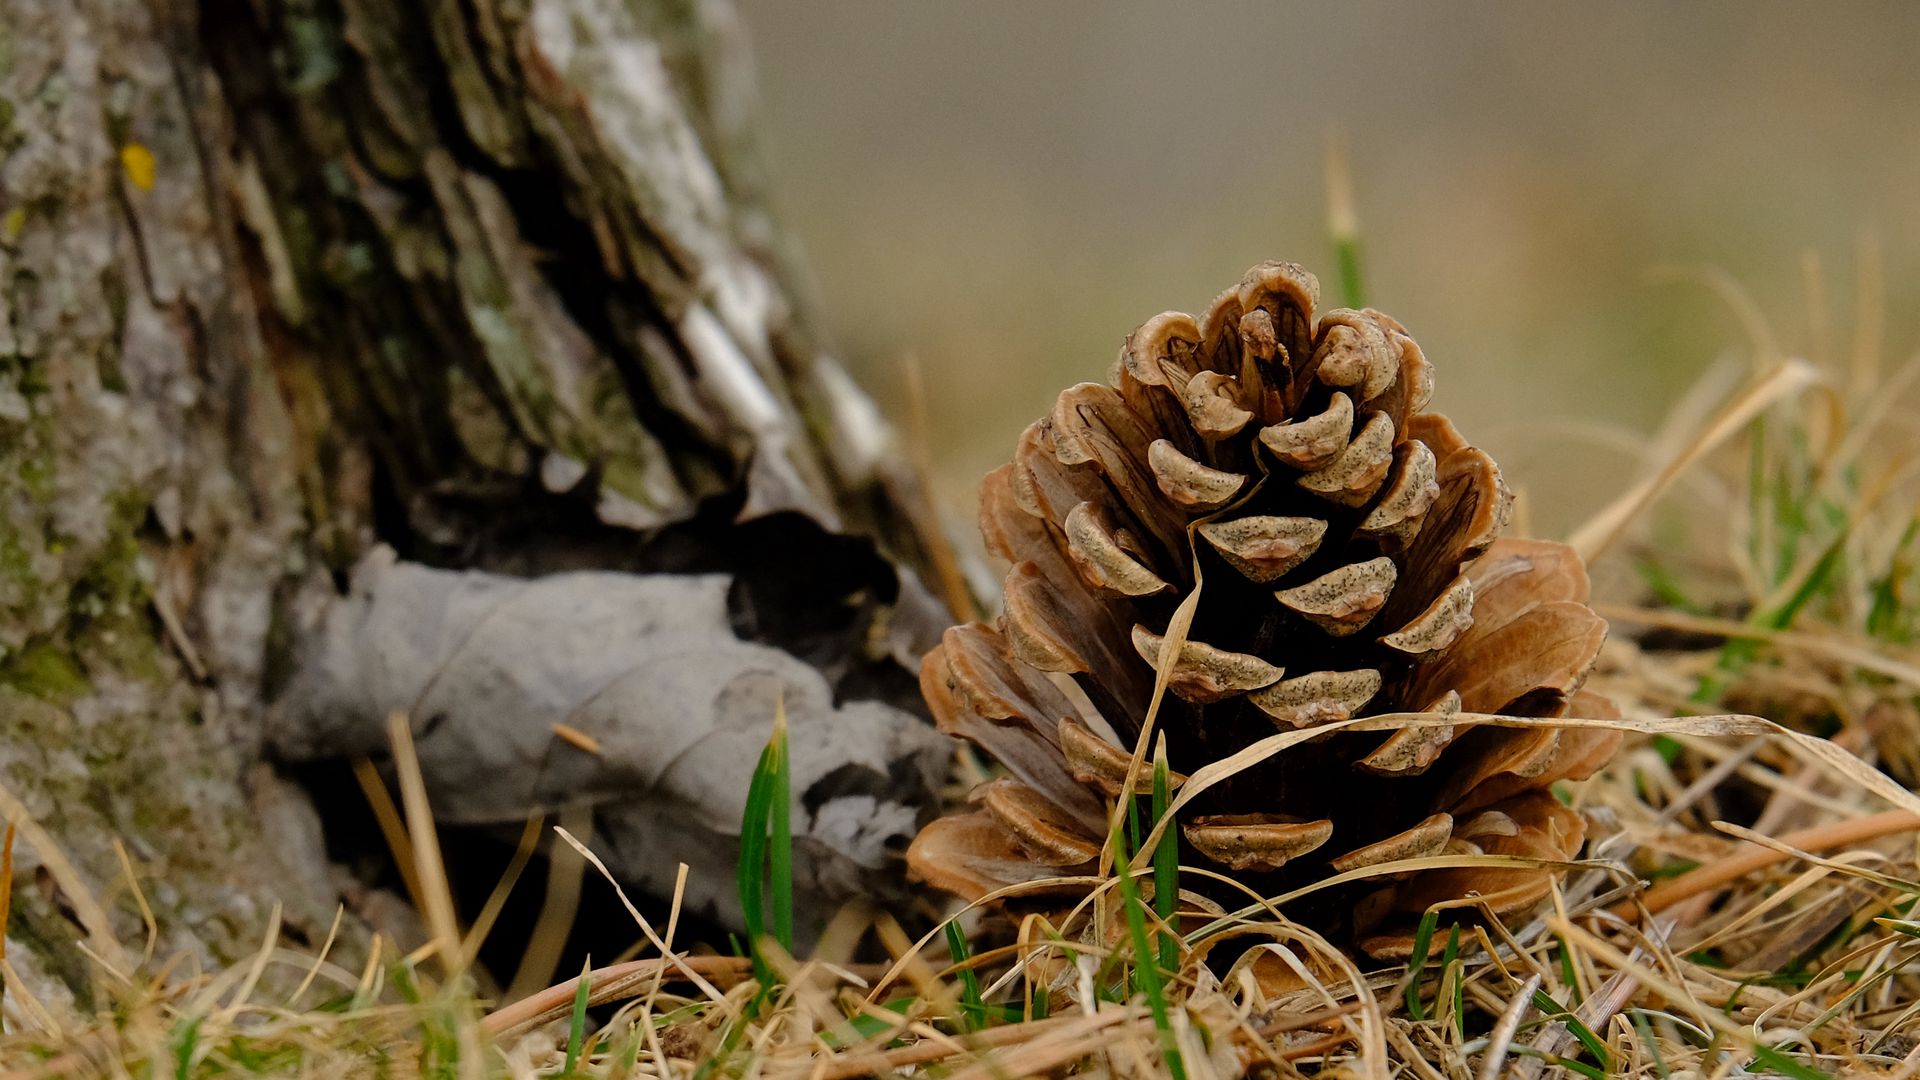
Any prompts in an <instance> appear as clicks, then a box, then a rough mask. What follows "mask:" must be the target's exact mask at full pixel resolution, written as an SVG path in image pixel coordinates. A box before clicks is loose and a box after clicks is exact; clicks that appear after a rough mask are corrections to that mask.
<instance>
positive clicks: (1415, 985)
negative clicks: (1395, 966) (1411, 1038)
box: [1407, 911, 1440, 1020]
mask: <svg viewBox="0 0 1920 1080" xmlns="http://www.w3.org/2000/svg"><path fill="white" fill-rule="evenodd" d="M1439 925H1440V913H1439V912H1437V911H1429V912H1427V913H1426V914H1425V915H1422V916H1420V925H1419V926H1417V927H1415V928H1414V931H1413V953H1412V955H1410V956H1409V957H1407V1015H1408V1016H1411V1017H1413V1018H1414V1019H1415V1020H1425V1019H1426V1018H1427V1005H1426V1002H1424V1001H1422V1000H1421V998H1420V973H1421V972H1423V971H1425V970H1426V967H1427V953H1428V952H1430V951H1431V950H1432V949H1433V931H1434V929H1435V928H1436V927H1438V926H1439Z"/></svg>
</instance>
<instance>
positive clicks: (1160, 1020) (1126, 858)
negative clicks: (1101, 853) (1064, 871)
mask: <svg viewBox="0 0 1920 1080" xmlns="http://www.w3.org/2000/svg"><path fill="white" fill-rule="evenodd" d="M1169 831H1171V830H1169ZM1125 843H1126V838H1125V836H1124V835H1122V833H1121V830H1120V829H1119V828H1115V829H1114V830H1113V846H1114V850H1116V851H1118V852H1120V855H1121V858H1120V860H1119V869H1120V902H1121V904H1122V905H1123V906H1124V907H1125V908H1126V911H1127V934H1128V936H1129V937H1131V938H1132V940H1133V959H1134V979H1135V980H1136V981H1137V982H1138V984H1139V987H1140V992H1141V993H1143V994H1145V995H1146V998H1147V1008H1148V1009H1149V1010H1150V1011H1151V1012H1152V1013H1153V1028H1154V1030H1155V1031H1156V1032H1158V1033H1159V1036H1160V1055H1161V1057H1163V1058H1164V1059H1166V1062H1167V1072H1168V1073H1170V1074H1171V1075H1172V1076H1173V1080H1187V1063H1186V1060H1185V1058H1183V1057H1182V1056H1181V1054H1180V1043H1179V1041H1178V1040H1177V1039H1176V1038H1175V1037H1174V1034H1173V1019H1172V1014H1171V1011H1170V1010H1169V1009H1168V1008H1167V993H1166V987H1165V986H1164V985H1162V983H1161V982H1160V968H1159V966H1158V965H1157V964H1155V963H1154V959H1153V958H1154V952H1153V949H1152V948H1151V943H1150V942H1149V941H1148V940H1147V909H1146V905H1145V904H1143V903H1141V902H1140V889H1139V887H1138V886H1136V885H1135V884H1134V881H1133V874H1132V872H1131V871H1130V870H1129V869H1128V866H1129V862H1130V860H1131V859H1132V856H1133V853H1132V852H1131V851H1128V850H1127V849H1126V848H1125V847H1124V846H1123V845H1124V844H1125Z"/></svg>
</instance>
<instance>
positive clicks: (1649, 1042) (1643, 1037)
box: [1628, 1009, 1673, 1080]
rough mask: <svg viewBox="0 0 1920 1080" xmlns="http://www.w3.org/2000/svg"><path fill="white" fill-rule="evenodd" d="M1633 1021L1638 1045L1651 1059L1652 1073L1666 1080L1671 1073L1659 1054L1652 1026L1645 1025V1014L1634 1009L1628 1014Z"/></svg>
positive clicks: (1658, 1045)
mask: <svg viewBox="0 0 1920 1080" xmlns="http://www.w3.org/2000/svg"><path fill="white" fill-rule="evenodd" d="M1628 1015H1629V1016H1630V1017H1631V1018H1632V1020H1633V1030H1634V1032H1635V1033H1636V1034H1638V1035H1639V1036H1640V1044H1641V1045H1642V1046H1645V1047H1646V1048H1647V1056H1648V1057H1650V1058H1652V1059H1653V1071H1654V1072H1655V1073H1656V1074H1658V1075H1659V1077H1660V1080H1667V1078H1668V1077H1670V1076H1672V1075H1673V1073H1672V1072H1671V1071H1669V1070H1668V1069H1667V1059H1666V1058H1665V1057H1664V1056H1662V1055H1661V1053H1660V1040H1659V1039H1658V1038H1656V1037H1655V1036H1654V1034H1653V1025H1652V1024H1649V1023H1647V1014H1646V1011H1645V1010H1643V1009H1635V1010H1633V1011H1632V1012H1631V1013H1629V1014H1628Z"/></svg>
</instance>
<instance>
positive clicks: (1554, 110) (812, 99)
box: [744, 0, 1920, 535]
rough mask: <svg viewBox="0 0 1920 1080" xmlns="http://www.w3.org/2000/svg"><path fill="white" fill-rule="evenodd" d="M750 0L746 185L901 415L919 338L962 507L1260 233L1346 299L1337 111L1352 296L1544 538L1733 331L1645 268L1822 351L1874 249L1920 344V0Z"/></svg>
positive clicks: (1900, 353) (1706, 305)
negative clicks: (1332, 177)
mask: <svg viewBox="0 0 1920 1080" xmlns="http://www.w3.org/2000/svg"><path fill="white" fill-rule="evenodd" d="M744 11H745V15H746V20H747V23H748V27H749V30H750V32H751V33H752V35H753V39H754V46H755V50H756V52H757V56H758V60H759V65H760V72H761V80H762V81H761V94H762V107H763V109H764V118H765V120H766V125H765V126H766V133H767V141H768V145H767V153H768V157H769V161H768V162H767V165H768V172H769V173H770V175H771V177H772V184H773V193H774V199H775V204H776V209H777V210H778V211H779V212H780V214H781V216H782V218H783V219H784V221H785V223H786V224H787V225H788V226H789V227H790V228H791V229H792V230H793V231H795V232H796V233H797V234H798V236H799V238H800V240H801V242H802V244H803V245H804V247H805V254H806V256H807V258H808V260H809V261H810V264H811V267H812V269H813V272H814V278H815V280H814V283H813V284H814V287H815V288H816V290H817V292H818V294H819V295H818V297H817V299H818V300H819V301H820V302H821V304H822V306H823V309H824V311H825V312H826V314H827V317H828V324H829V325H828V328H829V330H830V332H831V333H832V335H833V337H834V340H835V341H836V342H837V344H838V346H839V347H840V348H841V349H842V350H843V351H844V353H845V355H846V358H847V359H848V361H849V362H850V363H851V364H852V366H853V368H854V370H855V372H856V374H857V375H858V376H859V377H860V379H861V381H862V382H863V383H864V384H865V385H866V386H867V387H868V388H869V390H871V391H872V392H873V393H874V394H875V396H876V397H878V398H879V399H880V400H881V402H882V403H883V405H884V406H885V407H887V409H888V410H889V412H890V414H891V415H892V416H894V417H895V418H897V419H898V420H900V421H901V423H902V424H903V425H904V424H906V422H907V418H908V415H909V414H908V410H907V407H906V401H907V390H906V387H907V379H906V378H905V377H904V374H903V363H902V361H903V358H905V357H909V356H911V357H915V358H917V361H918V364H919V365H920V368H921V370H922V372H923V377H924V383H925V388H926V397H927V400H928V402H929V406H930V408H929V416H928V425H927V427H928V430H927V433H926V438H927V439H928V441H929V442H930V445H931V449H932V455H933V463H934V470H935V474H936V475H935V480H936V483H937V486H938V489H939V494H940V496H941V498H942V500H943V503H944V504H945V506H946V508H947V509H948V511H949V512H950V513H951V514H952V515H953V516H954V518H955V519H956V521H957V522H958V521H966V520H970V518H971V515H972V501H973V489H974V484H975V483H976V481H977V480H978V478H979V476H980V474H982V473H984V472H985V471H986V470H987V469H989V468H991V467H993V466H994V465H996V464H998V463H999V462H1002V461H1004V460H1006V459H1007V457H1008V455H1009V454H1010V452H1011V450H1012V446H1013V441H1014V438H1015V436H1016V435H1017V434H1018V433H1019V431H1020V429H1021V428H1023V427H1025V426H1026V424H1027V423H1028V422H1029V421H1031V420H1032V419H1033V418H1034V417H1036V416H1038V415H1040V414H1041V413H1042V412H1044V411H1045V410H1046V409H1047V408H1048V406H1049V405H1050V403H1051V401H1052V398H1053V395H1054V394H1055V393H1056V392H1057V391H1058V390H1059V389H1060V388H1062V387H1064V386H1066V385H1068V384H1071V383H1073V382H1078V381H1081V380H1086V379H1099V378H1102V377H1103V376H1104V374H1105V372H1106V370H1107V367H1108V365H1109V364H1110V363H1111V362H1112V360H1113V358H1114V356H1115V354H1116V352H1117V350H1118V348H1119V345H1120V343H1121V341H1122V340H1123V338H1124V337H1125V335H1126V333H1127V331H1128V330H1130V329H1131V328H1133V327H1134V326H1135V325H1137V324H1138V323H1140V322H1141V321H1143V320H1145V319H1146V318H1148V317H1149V316H1151V315H1153V314H1155V313H1157V312H1159V311H1162V310H1165V309H1168V308H1177V309H1181V310H1188V311H1195V312H1200V311H1204V310H1205V307H1206V305H1207V303H1208V301H1209V300H1210V299H1211V298H1212V297H1213V295H1214V294H1215V293H1217V292H1218V291H1219V290H1221V289H1223V288H1225V287H1227V286H1229V285H1231V284H1233V283H1234V282H1236V281H1237V280H1238V279H1239V277H1240V274H1241V273H1242V271H1244V270H1245V269H1246V268H1247V267H1248V266H1250V265H1251V264H1253V263H1255V262H1258V261H1260V260H1262V259H1267V258H1281V259H1291V260H1295V261H1299V262H1302V263H1305V264H1307V265H1308V267H1309V268H1310V269H1312V270H1314V271H1315V272H1316V273H1317V274H1319V276H1320V278H1321V281H1322V284H1323V294H1324V296H1325V298H1326V300H1327V302H1328V303H1330V304H1332V303H1338V302H1339V286H1338V274H1337V272H1336V269H1335V265H1334V259H1333V251H1332V248H1331V245H1330V243H1329V241H1328V239H1327V226H1326V184H1325V178H1324V177H1325V160H1326V153H1327V145H1328V138H1329V133H1330V132H1331V131H1333V130H1335V129H1336V128H1337V129H1339V130H1341V131H1343V132H1344V133H1345V138H1346V142H1347V144H1348V147H1349V151H1350V157H1351V162H1352V172H1353V181H1354V189H1355V193H1356V196H1357V203H1358V211H1359V216H1360V225H1361V234H1362V250H1363V254H1364V259H1365V280H1366V290H1367V300H1368V302H1369V303H1371V304H1373V305H1375V306H1378V307H1380V308H1382V309H1384V310H1386V311H1388V312H1390V313H1391V314H1393V315H1394V316H1395V317H1397V318H1399V319H1400V320H1401V321H1402V322H1404V323H1406V324H1407V326H1408V327H1409V328H1410V329H1411V330H1412V331H1413V333H1414V334H1415V336H1416V337H1417V338H1418V340H1419V341H1420V343H1421V345H1422V346H1423V347H1424V349H1425V350H1426V353H1427V355H1428V357H1429V358H1430V359H1432V360H1433V361H1434V362H1435V364H1436V365H1437V367H1436V374H1437V376H1438V388H1437V393H1436V397H1435V407H1437V408H1439V409H1441V410H1444V411H1446V412H1447V413H1449V414H1450V415H1452V416H1453V417H1454V418H1455V420H1456V421H1457V422H1458V423H1459V425H1460V426H1461V428H1462V429H1463V430H1464V431H1465V432H1466V433H1467V434H1468V436H1469V437H1470V438H1472V439H1473V440H1474V441H1475V442H1477V443H1479V444H1480V445H1483V446H1485V447H1487V448H1488V449H1489V450H1490V451H1491V452H1492V453H1493V454H1494V456H1495V457H1496V458H1497V459H1498V460H1499V461H1500V462H1501V463H1502V465H1503V467H1504V468H1505V469H1506V471H1507V473H1508V475H1509V478H1510V479H1511V480H1512V481H1513V482H1514V483H1515V486H1516V487H1518V488H1519V489H1520V490H1521V491H1522V493H1523V496H1524V498H1525V500H1526V505H1527V507H1528V512H1529V515H1530V516H1529V520H1530V524H1531V526H1532V528H1533V530H1534V531H1535V532H1537V533H1541V534H1544V535H1557V534H1559V533H1560V532H1562V531H1564V529H1565V528H1566V527H1567V526H1568V525H1570V524H1573V523H1577V522H1578V521H1579V520H1582V519H1583V518H1584V516H1585V515H1586V514H1588V513H1590V512H1592V510H1593V509H1595V508H1596V507H1597V506H1598V505H1599V504H1600V503H1601V502H1602V501H1603V500H1604V499H1605V498H1606V497H1608V496H1610V495H1612V494H1613V493H1614V492H1616V491H1618V490H1619V489H1621V488H1622V487H1624V486H1625V485H1626V483H1627V480H1628V479H1629V477H1630V475H1631V472H1632V469H1633V467H1634V466H1635V464H1636V460H1635V457H1634V453H1635V450H1636V448H1637V447H1638V446H1639V445H1640V444H1641V440H1640V439H1639V436H1640V435H1641V434H1643V433H1646V432H1650V431H1651V430H1653V429H1654V428H1655V427H1656V426H1657V424H1658V422H1659V420H1660V418H1661V416H1662V415H1663V414H1664V413H1665V411H1666V409H1667V408H1668V406H1669V404H1670V403H1671V401H1672V400H1673V398H1674V397H1675V396H1676V395H1678V394H1679V393H1681V392H1683V391H1684V390H1685V389H1686V388H1687V387H1689V386H1690V385H1692V384H1693V383H1694V382H1696V381H1697V380H1698V379H1699V378H1700V377H1701V375H1702V373H1703V372H1705V371H1706V370H1707V368H1708V367H1709V366H1710V365H1711V364H1712V363H1713V362H1714V361H1715V360H1716V359H1717V358H1720V357H1722V356H1724V355H1726V354H1728V353H1729V352H1730V351H1732V350H1736V349H1739V348H1741V347H1742V346H1744V344H1745V343H1746V341H1747V338H1746V337H1745V335H1744V334H1743V331H1742V328H1741V323H1740V321H1739V320H1738V319H1737V318H1736V317H1735V315H1734V314H1733V311H1732V309H1731V308H1730V306H1729V305H1728V304H1727V303H1726V302H1724V301H1723V300H1722V299H1720V298H1718V297H1716V295H1715V294H1714V293H1713V292H1712V291H1711V290H1709V289H1708V288H1707V287H1705V286H1704V285H1703V284H1702V283H1701V281H1700V280H1699V279H1698V278H1697V277H1696V278H1693V279H1688V278H1677V279H1676V278H1672V277H1664V278H1663V277H1660V276H1658V275H1656V274H1655V273H1654V272H1655V271H1657V270H1660V269H1661V268H1670V267H1682V268H1713V269H1715V270H1717V271H1720V272H1724V273H1725V274H1727V275H1731V277H1732V278H1734V279H1736V280H1737V281H1739V282H1740V283H1741V285H1742V286H1743V287H1744V288H1745V289H1746V290H1747V291H1748V292H1749V293H1750V295H1751V296H1752V298H1753V300H1754V302H1755V303H1756V304H1757V305H1758V306H1759V308H1760V310H1761V311H1762V312H1764V314H1765V315H1766V316H1767V318H1768V320H1769V321H1770V322H1772V323H1773V325H1774V327H1775V329H1776V331H1777V332H1778V334H1779V337H1780V339H1781V341H1782V343H1783V345H1784V346H1785V347H1786V348H1788V349H1790V350H1794V351H1800V352H1813V353H1818V352H1820V351H1822V350H1825V351H1828V352H1835V353H1840V354H1844V353H1845V352H1846V351H1847V350H1848V349H1850V348H1851V347H1852V334H1851V327H1852V324H1853V321H1854V318H1853V315H1854V306H1855V304H1856V301H1857V299H1858V297H1857V295H1856V293H1857V290H1856V288H1855V282H1856V267H1857V264H1858V263H1859V261H1860V259H1861V258H1862V253H1863V252H1865V253H1866V257H1867V258H1868V259H1869V261H1872V260H1873V258H1874V256H1873V253H1874V252H1875V251H1877V252H1878V253H1879V255H1878V258H1877V261H1878V263H1879V264H1880V267H1881V270H1880V273H1879V278H1880V280H1881V281H1882V282H1883V284H1884V292H1885V298H1886V299H1885V307H1886V310H1887V313H1888V315H1887V326H1886V331H1885V341H1886V342H1887V351H1888V361H1887V363H1888V366H1889V367H1890V366H1892V364H1893V363H1894V362H1896V361H1898V360H1901V359H1904V358H1905V357H1906V356H1907V355H1908V354H1909V353H1910V352H1911V351H1912V350H1913V348H1914V347H1915V346H1916V345H1920V333H1917V332H1916V331H1917V330H1920V327H1917V326H1916V322H1917V321H1920V314H1917V313H1916V310H1915V305H1913V304H1912V303H1911V299H1912V297H1913V295H1914V290H1915V287H1916V284H1920V64H1916V63H1915V62H1914V59H1913V51H1914V46H1915V42H1917V41H1920V4H1912V3H1886V4H1849V5H1832V4H1817V5H1814V4H1789V3H1758V2H1740V3H1709V4H1687V5H1675V4H1654V3H1614V4H1606V5H1551V6H1548V5H1540V6H1534V5H1521V4H1498V5H1495V4H1483V5H1464V4H1444V5H1442V4H1384V3H1341V4H1325V5H1317V6H1312V7H1309V6H1306V5H1298V4H1285V5H1275V4H1256V3H1222V2H1210V3H1179V4H1174V3H1165V4H1142V3H1129V4H1124V5H1121V4H1111V3H1097V2H1093V0H1047V2H1045V3H1032V2H1030V0H1019V2H1014V0H986V2H982V0H973V2H969V3H966V4H908V3H897V2H892V0H885V2H883V0H857V2H856V0H837V2H835V3H832V4H796V3H792V2H791V0H745V3H744ZM1815 264H1817V266H1818V272H1817V274H1810V273H1809V267H1810V266H1813V265H1815ZM1816 276H1817V277H1818V279H1819V280H1820V281H1821V282H1822V291H1823V292H1824V294H1825V297H1826V300H1825V303H1826V306H1827V308H1828V309H1829V311H1830V314H1829V315H1828V316H1827V321H1828V322H1830V323H1831V324H1833V327H1834V329H1833V330H1832V331H1830V332H1829V333H1827V334H1825V335H1820V334H1817V333H1814V332H1813V330H1815V329H1817V327H1818V324H1819V322H1820V321H1821V320H1820V317H1819V316H1818V315H1812V314H1810V311H1812V310H1813V308H1812V306H1811V305H1810V304H1809V301H1808V296H1809V287H1808V282H1809V280H1810V278H1811V277H1816ZM967 531H969V532H970V530H967Z"/></svg>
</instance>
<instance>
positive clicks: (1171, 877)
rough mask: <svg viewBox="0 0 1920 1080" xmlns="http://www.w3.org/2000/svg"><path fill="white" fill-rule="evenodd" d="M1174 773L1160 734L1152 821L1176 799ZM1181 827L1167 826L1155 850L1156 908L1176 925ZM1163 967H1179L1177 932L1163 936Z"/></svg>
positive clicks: (1155, 751)
mask: <svg viewBox="0 0 1920 1080" xmlns="http://www.w3.org/2000/svg"><path fill="white" fill-rule="evenodd" d="M1171 776H1172V772H1171V770H1169V769H1168V768H1167V736H1166V733H1165V732H1162V733H1161V734H1160V738H1159V741H1158V742H1157V743H1156V745H1155V746H1154V749H1153V823H1154V824H1155V825H1156V826H1157V825H1159V824H1160V821H1161V819H1162V818H1165V817H1166V816H1167V807H1168V805H1169V804H1171V803H1172V801H1173V782H1172V779H1171ZM1179 837H1180V830H1178V829H1175V828H1171V827H1170V828H1168V829H1166V830H1165V831H1164V832H1162V833H1161V834H1160V843H1159V845H1158V846H1157V847H1155V848H1154V849H1153V910H1154V914H1156V915H1158V916H1160V921H1161V922H1163V923H1165V924H1167V925H1168V926H1172V925H1173V921H1174V917H1175V914H1176V913H1177V912H1178V911H1179V910H1180V840H1179ZM1160 966H1161V967H1162V968H1164V969H1165V970H1166V971H1168V972H1174V971H1178V970H1180V942H1179V940H1178V935H1176V934H1162V935H1160Z"/></svg>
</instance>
